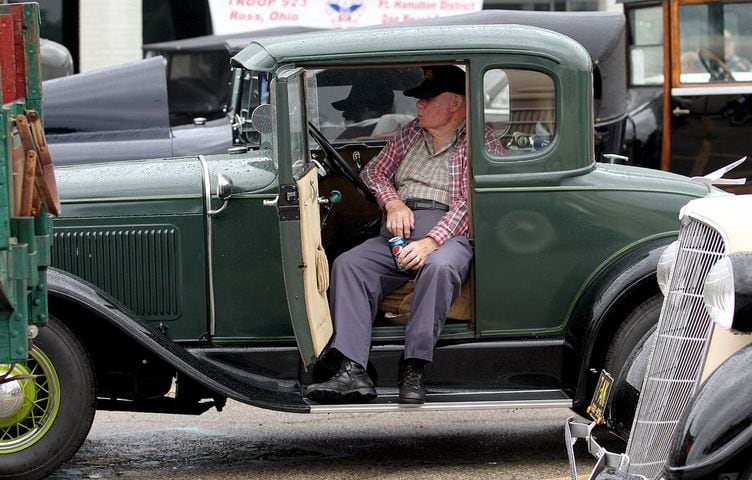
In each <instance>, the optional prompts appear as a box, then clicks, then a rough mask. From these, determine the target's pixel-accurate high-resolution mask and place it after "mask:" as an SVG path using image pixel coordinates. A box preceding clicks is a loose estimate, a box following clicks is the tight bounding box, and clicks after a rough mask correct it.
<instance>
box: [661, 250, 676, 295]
mask: <svg viewBox="0 0 752 480" xmlns="http://www.w3.org/2000/svg"><path fill="white" fill-rule="evenodd" d="M678 254H679V241H678V240H677V241H675V242H673V243H672V244H671V245H669V246H668V247H666V250H664V251H663V253H662V254H661V258H660V259H658V269H657V271H656V275H657V277H658V287H659V288H660V289H661V293H662V294H663V296H664V297H665V296H666V295H668V288H669V283H668V282H669V281H670V280H671V272H672V271H673V270H674V264H675V263H676V257H677V255H678Z"/></svg>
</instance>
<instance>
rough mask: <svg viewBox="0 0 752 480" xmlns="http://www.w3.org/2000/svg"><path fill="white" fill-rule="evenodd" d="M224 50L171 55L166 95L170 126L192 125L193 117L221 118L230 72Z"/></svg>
mask: <svg viewBox="0 0 752 480" xmlns="http://www.w3.org/2000/svg"><path fill="white" fill-rule="evenodd" d="M229 63H230V54H229V53H228V52H227V51H219V52H216V51H210V52H206V53H200V52H186V53H170V54H169V56H168V65H167V92H168V96H169V103H170V124H171V125H183V124H186V123H192V122H193V119H194V118H196V117H204V118H206V119H207V120H213V119H216V118H221V117H222V116H224V112H225V108H226V107H227V101H228V93H229V91H230V89H229V88H228V86H229V85H230V81H231V75H232V71H231V70H230V68H229Z"/></svg>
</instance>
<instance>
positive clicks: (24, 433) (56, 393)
mask: <svg viewBox="0 0 752 480" xmlns="http://www.w3.org/2000/svg"><path fill="white" fill-rule="evenodd" d="M8 369H9V365H0V372H7V371H8ZM13 377H20V378H17V379H15V380H13V379H12V378H13ZM7 380H10V381H6V382H4V383H3V384H0V455H3V454H9V453H15V452H18V451H21V450H23V449H25V448H28V447H30V446H32V445H34V444H35V443H36V442H37V441H38V440H39V439H41V438H42V437H43V436H44V434H45V433H46V432H47V431H48V430H49V429H50V427H51V426H52V424H53V423H54V422H55V418H56V417H57V412H58V409H59V407H60V381H59V379H58V376H57V372H56V370H55V367H54V366H53V365H52V362H51V361H50V359H49V358H47V355H45V354H44V352H42V351H41V350H40V349H39V348H37V347H34V348H32V349H31V351H30V352H29V358H28V360H27V361H26V363H25V364H17V365H15V366H13V370H12V371H11V372H10V374H9V375H8V378H7Z"/></svg>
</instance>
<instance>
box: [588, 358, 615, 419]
mask: <svg viewBox="0 0 752 480" xmlns="http://www.w3.org/2000/svg"><path fill="white" fill-rule="evenodd" d="M613 384H614V378H613V377H612V376H611V374H610V373H608V372H607V371H605V370H601V374H600V376H599V377H598V384H597V385H596V386H595V391H594V392H593V399H592V400H591V401H590V406H588V407H587V413H588V415H590V418H592V419H593V420H594V421H595V423H596V424H597V425H602V424H603V421H604V420H603V419H604V415H605V411H606V402H607V401H608V395H609V392H611V386H612V385H613Z"/></svg>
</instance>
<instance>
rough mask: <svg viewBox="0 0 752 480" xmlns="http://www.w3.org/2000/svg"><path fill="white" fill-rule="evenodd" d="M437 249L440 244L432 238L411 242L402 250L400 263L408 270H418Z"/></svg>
mask: <svg viewBox="0 0 752 480" xmlns="http://www.w3.org/2000/svg"><path fill="white" fill-rule="evenodd" d="M437 248H439V244H438V243H436V240H434V239H433V238H431V237H426V238H421V239H420V240H416V241H414V242H410V243H409V244H408V245H407V246H405V248H404V249H402V253H400V256H399V263H400V265H402V266H403V267H404V268H406V269H408V270H417V269H419V268H420V267H422V266H423V265H425V264H426V259H427V258H428V256H429V255H430V254H431V252H433V251H434V250H436V249H437Z"/></svg>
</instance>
